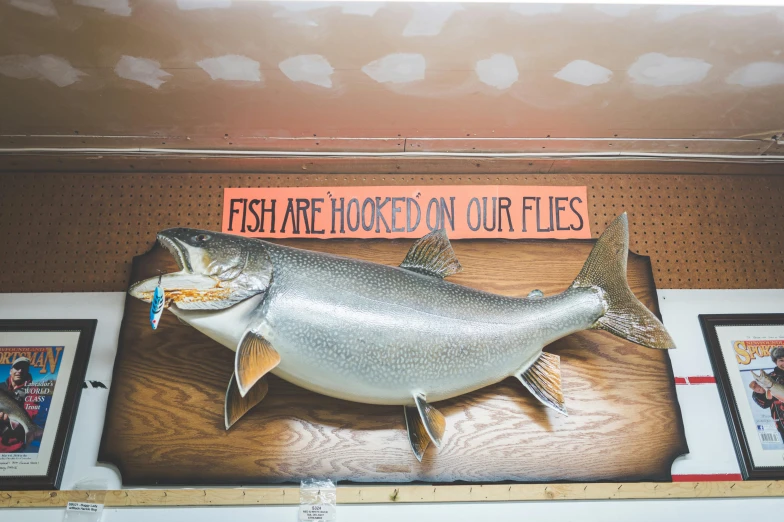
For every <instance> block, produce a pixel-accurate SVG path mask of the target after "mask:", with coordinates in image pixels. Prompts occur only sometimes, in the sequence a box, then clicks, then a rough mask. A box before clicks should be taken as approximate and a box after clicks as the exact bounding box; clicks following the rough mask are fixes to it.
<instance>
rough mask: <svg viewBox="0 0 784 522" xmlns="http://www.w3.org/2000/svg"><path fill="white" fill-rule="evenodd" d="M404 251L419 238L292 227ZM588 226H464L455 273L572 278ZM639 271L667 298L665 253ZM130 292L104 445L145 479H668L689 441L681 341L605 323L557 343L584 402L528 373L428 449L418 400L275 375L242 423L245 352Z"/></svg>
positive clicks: (553, 283) (529, 279) (518, 282)
mask: <svg viewBox="0 0 784 522" xmlns="http://www.w3.org/2000/svg"><path fill="white" fill-rule="evenodd" d="M281 243H283V244H287V245H290V246H295V247H299V248H306V249H311V250H318V251H324V252H330V253H335V254H342V255H351V256H352V257H357V258H362V259H367V260H370V261H374V262H378V263H385V264H390V265H396V264H398V263H399V262H400V260H402V259H403V257H404V256H405V254H406V252H407V250H408V247H409V246H410V245H411V243H412V242H411V241H407V240H394V241H387V240H371V241H362V240H332V241H312V240H311V241H307V240H291V241H281ZM593 243H594V241H593V240H585V241H500V240H491V241H475V240H472V241H455V242H454V243H453V247H454V250H455V252H456V254H457V256H458V259H460V261H461V263H462V265H463V267H464V271H463V272H462V273H461V274H458V275H457V276H454V277H452V278H450V280H451V281H453V282H455V283H458V284H464V285H467V286H471V287H473V288H478V289H482V290H486V291H489V292H494V293H499V294H504V295H510V296H521V297H522V296H525V295H527V294H528V293H529V292H530V291H531V290H533V289H536V288H538V289H540V290H542V291H544V293H545V294H546V295H550V294H553V293H556V292H560V291H563V290H564V289H565V288H566V287H567V286H569V284H570V283H571V282H572V280H573V279H574V277H575V276H576V275H577V273H578V272H579V270H580V268H581V266H582V264H583V262H584V260H585V259H586V257H587V256H588V253H589V252H590V250H591V247H592V246H593ZM159 269H161V270H164V271H172V270H176V269H177V268H176V265H175V264H174V261H173V260H172V259H171V258H170V256H169V255H168V253H167V252H166V251H165V250H163V249H161V248H158V247H155V248H154V249H153V250H152V251H150V252H149V253H147V254H144V255H142V256H138V257H136V258H135V259H134V263H133V270H132V276H131V279H132V281H138V280H140V279H142V278H146V277H152V276H153V275H156V274H157V273H158V270H159ZM628 277H629V284H630V286H631V288H632V290H633V291H634V293H635V294H636V295H637V296H638V298H640V300H641V301H642V302H643V303H645V304H646V305H647V306H648V307H649V308H651V309H652V310H654V311H656V312H657V313H658V307H657V301H656V289H655V286H654V284H653V276H652V273H651V267H650V261H649V259H648V258H647V257H641V256H637V255H635V254H630V256H629V269H628ZM148 315H149V305H147V304H145V303H142V302H141V301H138V300H136V299H133V298H131V297H128V299H127V301H126V308H125V316H124V318H123V323H122V329H121V333H120V340H119V347H118V353H117V359H116V362H115V368H114V377H113V380H112V385H111V392H110V397H109V404H108V411H107V415H106V424H105V427H104V433H103V439H102V442H101V448H100V452H99V460H100V461H102V462H107V463H111V464H114V465H115V466H117V468H118V469H119V470H120V473H121V474H122V478H123V483H124V484H125V485H129V486H142V485H145V486H146V485H154V484H170V485H185V486H195V485H205V484H234V485H247V484H261V483H280V482H292V481H299V480H300V479H303V478H308V477H329V478H332V479H333V480H340V481H354V482H408V481H426V482H439V483H443V482H453V481H468V482H494V481H506V480H511V481H518V482H551V481H582V482H585V481H666V480H671V475H670V468H671V465H672V462H673V460H674V459H675V458H676V457H677V456H678V455H681V454H683V453H686V452H687V451H688V450H687V446H686V439H685V436H684V431H683V423H682V420H681V416H680V407H679V405H678V402H677V397H676V394H675V386H674V380H673V374H672V367H671V364H670V359H669V355H668V354H667V352H664V351H658V350H652V349H647V348H642V347H639V346H636V345H634V344H632V343H629V342H627V341H624V340H622V339H619V338H617V337H614V336H612V335H610V334H608V333H605V332H600V331H586V332H580V333H578V334H574V335H571V336H569V337H566V338H564V339H561V340H560V341H558V342H556V343H553V344H552V345H550V346H549V347H547V348H546V351H550V352H553V353H557V354H558V355H560V356H561V364H562V381H563V388H564V395H565V398H566V405H567V408H568V409H569V412H570V416H569V417H562V416H560V415H558V414H557V413H555V412H554V411H552V410H550V409H549V408H545V407H544V406H542V405H541V404H540V403H539V402H538V401H537V400H536V399H534V398H533V397H532V396H531V395H530V394H529V393H528V392H527V391H526V390H525V389H524V388H523V387H522V385H521V384H520V383H519V382H518V381H517V380H516V379H511V378H510V379H506V380H505V381H503V382H500V383H498V384H496V385H493V386H489V387H487V388H484V389H482V390H478V391H476V392H473V393H470V394H468V395H465V396H461V397H457V398H454V399H450V400H447V401H442V402H439V403H436V404H437V407H438V408H439V410H441V412H443V413H444V415H445V416H446V418H447V429H446V434H445V437H444V443H443V446H442V448H441V449H440V450H436V449H435V448H433V447H430V448H428V451H427V453H426V454H425V458H424V460H423V462H422V463H418V462H417V460H416V458H415V457H414V455H413V453H412V452H411V449H410V447H409V443H408V438H407V435H406V431H405V425H404V419H403V415H402V408H401V407H399V406H373V405H365V404H358V403H351V402H346V401H342V400H338V399H333V398H329V397H324V396H321V395H318V394H315V393H312V392H309V391H306V390H303V389H301V388H298V387H296V386H294V385H292V384H289V383H287V382H285V381H283V380H281V379H278V378H276V377H274V376H271V378H270V386H269V394H268V395H267V397H266V398H265V399H264V401H263V402H262V403H261V404H259V405H258V406H257V407H256V408H255V409H254V410H252V411H251V412H249V413H248V414H247V415H246V416H245V417H244V418H243V419H242V420H241V421H239V422H238V423H237V424H236V425H235V426H234V427H233V428H232V429H231V430H230V431H226V430H225V429H224V422H223V396H224V393H225V390H226V384H227V383H228V380H229V377H230V376H231V373H232V370H233V367H234V366H233V361H234V353H233V352H232V351H230V350H228V349H227V348H225V347H222V346H220V345H218V344H217V343H215V342H214V341H212V340H210V339H208V338H207V337H205V336H204V335H202V334H200V333H199V332H197V331H196V330H194V329H193V328H191V327H189V326H187V325H184V324H181V323H180V322H179V321H178V320H177V319H176V318H175V317H174V316H173V315H172V314H171V313H168V312H164V315H163V318H162V320H161V324H160V327H159V328H158V330H156V331H153V330H152V329H151V328H150V326H149V323H148Z"/></svg>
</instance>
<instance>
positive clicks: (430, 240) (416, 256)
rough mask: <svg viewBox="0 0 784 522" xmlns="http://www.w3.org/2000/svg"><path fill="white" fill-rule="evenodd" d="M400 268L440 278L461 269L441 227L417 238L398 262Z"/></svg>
mask: <svg viewBox="0 0 784 522" xmlns="http://www.w3.org/2000/svg"><path fill="white" fill-rule="evenodd" d="M400 268H404V269H406V270H411V271H412V272H417V273H420V274H425V275H429V276H435V277H440V278H442V279H443V278H444V277H449V276H451V275H454V274H457V273H458V272H460V271H462V270H463V267H462V266H460V262H459V261H458V260H457V256H455V251H454V250H452V245H451V244H450V243H449V238H448V237H447V236H446V230H444V229H443V228H440V229H438V230H434V231H432V232H430V233H429V234H428V235H426V236H425V237H423V238H421V239H419V240H417V242H416V243H414V244H413V245H412V246H411V250H409V251H408V254H407V255H406V258H405V259H404V260H403V262H402V263H400Z"/></svg>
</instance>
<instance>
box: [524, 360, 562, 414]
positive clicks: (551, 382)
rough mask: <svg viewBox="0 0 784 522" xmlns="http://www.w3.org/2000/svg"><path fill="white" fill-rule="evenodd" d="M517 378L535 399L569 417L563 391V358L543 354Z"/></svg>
mask: <svg viewBox="0 0 784 522" xmlns="http://www.w3.org/2000/svg"><path fill="white" fill-rule="evenodd" d="M515 377H517V378H518V379H520V382H522V383H523V386H525V387H526V388H528V391H530V392H531V393H532V394H533V395H534V397H536V398H537V399H539V400H540V401H542V404H544V405H545V406H549V407H550V408H552V409H554V410H555V411H557V412H558V413H562V414H564V415H568V413H566V407H565V406H564V396H563V391H562V390H561V358H560V357H558V356H557V355H554V354H552V353H546V352H542V355H540V356H539V358H538V359H537V360H536V362H535V363H533V364H532V365H531V367H530V368H527V369H526V370H525V371H523V372H518V373H517V374H515Z"/></svg>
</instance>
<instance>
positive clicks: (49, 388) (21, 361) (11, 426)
mask: <svg viewBox="0 0 784 522" xmlns="http://www.w3.org/2000/svg"><path fill="white" fill-rule="evenodd" d="M63 350H64V347H63V346H36V347H28V346H25V347H16V346H5V347H0V377H5V380H4V381H2V382H0V393H2V394H3V396H0V453H38V451H39V450H40V447H41V436H42V435H43V432H44V428H45V427H46V420H47V418H48V415H49V409H50V407H51V404H52V394H53V392H54V387H55V383H56V382H57V373H58V371H59V369H60V363H61V361H62V356H63ZM14 406H16V408H14ZM4 410H8V411H4ZM24 415H26V416H27V417H28V419H25V418H24ZM20 416H21V418H20ZM27 422H31V423H32V425H33V426H32V429H30V427H26V426H25V424H26V423H27ZM26 428H27V429H26ZM28 433H29V434H28Z"/></svg>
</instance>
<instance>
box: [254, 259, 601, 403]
mask: <svg viewBox="0 0 784 522" xmlns="http://www.w3.org/2000/svg"><path fill="white" fill-rule="evenodd" d="M265 248H266V249H267V253H268V255H269V256H270V259H271V260H272V263H273V265H274V267H275V269H274V274H275V276H274V277H273V281H272V284H271V285H270V287H269V290H268V291H267V296H266V298H265V300H264V303H263V305H262V314H261V322H260V324H259V326H258V331H259V333H261V335H262V336H263V337H264V338H265V339H267V340H268V341H269V342H270V344H271V345H272V346H273V347H275V349H276V350H277V351H278V352H279V353H280V355H281V362H280V365H279V366H278V367H277V368H276V369H274V370H273V371H272V373H275V374H276V375H279V376H280V377H282V378H284V379H286V380H289V381H291V382H294V383H295V384H297V385H299V386H302V387H304V388H307V389H310V390H313V391H315V392H318V393H322V394H324V395H329V396H332V397H338V398H341V399H346V400H351V401H356V402H364V403H372V404H403V405H412V404H413V400H412V391H418V392H421V393H424V394H425V395H426V396H427V398H428V401H431V402H432V401H438V400H443V399H448V398H451V397H455V396H458V395H462V394H464V393H467V392H470V391H473V390H476V389H478V388H482V387H484V386H487V385H489V384H493V383H495V382H498V381H500V380H503V379H505V378H506V377H508V376H510V375H512V373H513V372H515V371H516V370H518V369H521V368H523V367H525V368H527V366H529V365H530V364H532V363H533V362H534V360H536V358H537V357H538V355H539V354H540V353H541V350H542V347H544V346H545V345H547V344H549V343H551V342H553V341H555V340H556V339H559V338H561V337H563V336H565V335H569V334H570V333H573V332H576V331H580V330H584V329H586V328H590V327H591V326H592V325H593V324H594V323H595V322H596V320H597V319H598V318H599V317H600V316H601V315H602V314H603V312H604V304H603V301H602V298H601V295H600V292H599V291H598V290H596V289H591V288H575V289H570V290H567V291H566V292H564V293H562V294H558V295H555V296H552V297H545V298H538V299H527V298H522V299H519V298H511V297H504V296H500V295H494V294H490V293H487V292H482V291H479V290H473V289H470V288H467V287H464V286H461V285H456V284H453V283H450V282H448V281H444V280H441V279H439V278H435V277H430V276H426V275H422V274H419V273H416V272H411V271H408V270H404V269H401V268H397V267H391V266H385V265H379V264H375V263H368V262H365V261H359V260H355V259H348V258H341V257H335V256H325V255H323V254H319V253H315V252H309V251H305V250H297V249H292V248H287V247H282V246H278V245H272V244H266V245H265Z"/></svg>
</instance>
